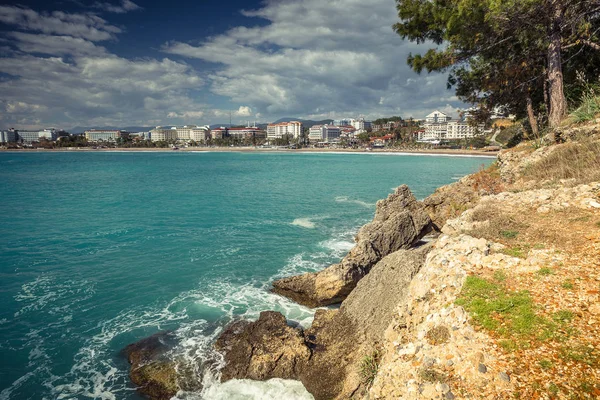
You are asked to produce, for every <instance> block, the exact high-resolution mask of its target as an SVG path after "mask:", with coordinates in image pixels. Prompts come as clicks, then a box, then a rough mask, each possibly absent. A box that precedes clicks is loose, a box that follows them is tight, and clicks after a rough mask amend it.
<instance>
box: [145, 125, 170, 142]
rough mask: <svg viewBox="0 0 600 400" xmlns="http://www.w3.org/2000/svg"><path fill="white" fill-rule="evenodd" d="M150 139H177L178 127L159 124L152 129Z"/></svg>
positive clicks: (160, 140)
mask: <svg viewBox="0 0 600 400" xmlns="http://www.w3.org/2000/svg"><path fill="white" fill-rule="evenodd" d="M150 140H152V141H153V142H169V141H175V140H177V129H173V128H163V127H160V126H157V127H156V128H154V129H152V130H151V131H150Z"/></svg>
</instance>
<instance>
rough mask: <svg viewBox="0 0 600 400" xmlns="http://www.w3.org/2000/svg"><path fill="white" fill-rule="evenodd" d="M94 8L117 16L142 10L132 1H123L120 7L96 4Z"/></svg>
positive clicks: (103, 3) (102, 3) (101, 3)
mask: <svg viewBox="0 0 600 400" xmlns="http://www.w3.org/2000/svg"><path fill="white" fill-rule="evenodd" d="M93 7H94V8H98V9H100V10H104V11H108V12H112V13H117V14H125V13H127V12H129V11H135V10H140V9H141V8H142V7H140V6H138V5H137V4H135V3H134V2H133V1H130V0H122V1H121V4H120V5H115V4H112V3H105V2H96V3H94V5H93Z"/></svg>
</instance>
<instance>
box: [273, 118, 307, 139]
mask: <svg viewBox="0 0 600 400" xmlns="http://www.w3.org/2000/svg"><path fill="white" fill-rule="evenodd" d="M303 129H304V127H303V126H302V123H301V122H299V121H290V122H281V123H279V124H269V125H267V139H268V140H271V139H281V138H283V137H285V136H287V137H290V138H294V139H298V138H299V137H301V136H302V130H303Z"/></svg>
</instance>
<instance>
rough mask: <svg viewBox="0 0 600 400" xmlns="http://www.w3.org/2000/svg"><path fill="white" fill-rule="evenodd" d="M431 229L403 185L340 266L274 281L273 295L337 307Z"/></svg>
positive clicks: (381, 206)
mask: <svg viewBox="0 0 600 400" xmlns="http://www.w3.org/2000/svg"><path fill="white" fill-rule="evenodd" d="M431 229H432V223H431V218H430V217H429V215H428V214H427V212H425V210H424V209H423V206H422V205H421V204H420V203H419V202H418V201H417V200H416V199H415V197H414V196H413V194H412V193H411V192H410V189H409V188H408V186H406V185H402V186H400V187H398V188H397V189H396V191H395V192H394V193H393V194H391V195H390V196H389V197H388V198H387V199H385V200H381V201H379V202H378V203H377V209H376V212H375V217H374V219H373V221H372V222H371V223H369V224H367V225H365V226H363V227H362V228H361V229H360V231H359V232H358V234H357V235H356V245H355V246H354V247H353V248H352V250H350V252H349V253H348V255H347V256H346V257H344V259H343V260H342V261H341V262H340V263H339V264H334V265H332V266H330V267H328V268H326V269H324V270H323V271H320V272H317V273H310V274H304V275H299V276H293V277H290V278H284V279H280V280H277V281H275V282H273V291H274V292H275V293H278V294H280V295H282V296H285V297H288V298H290V299H292V300H294V301H296V302H298V303H300V304H303V305H306V306H308V307H318V306H325V305H329V304H335V303H340V302H341V301H343V300H344V299H345V298H346V297H347V296H348V295H349V294H350V292H351V291H352V290H353V289H354V288H355V287H356V284H357V282H358V281H359V280H360V279H362V278H363V277H364V276H365V275H367V274H368V273H369V271H370V270H371V268H372V267H373V266H374V265H375V264H376V263H377V262H378V261H379V260H381V259H382V258H383V257H385V256H387V255H388V254H391V253H393V252H395V251H398V250H401V249H408V248H411V247H413V246H414V245H415V244H416V243H417V242H418V241H419V240H420V239H421V238H422V237H423V236H425V235H426V234H427V233H429V232H430V231H431Z"/></svg>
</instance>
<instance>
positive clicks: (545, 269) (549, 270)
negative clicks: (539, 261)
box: [535, 267, 554, 276]
mask: <svg viewBox="0 0 600 400" xmlns="http://www.w3.org/2000/svg"><path fill="white" fill-rule="evenodd" d="M535 273H536V274H537V275H539V276H550V275H554V270H553V269H552V268H548V267H543V268H540V269H538V270H537V271H536V272H535Z"/></svg>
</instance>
